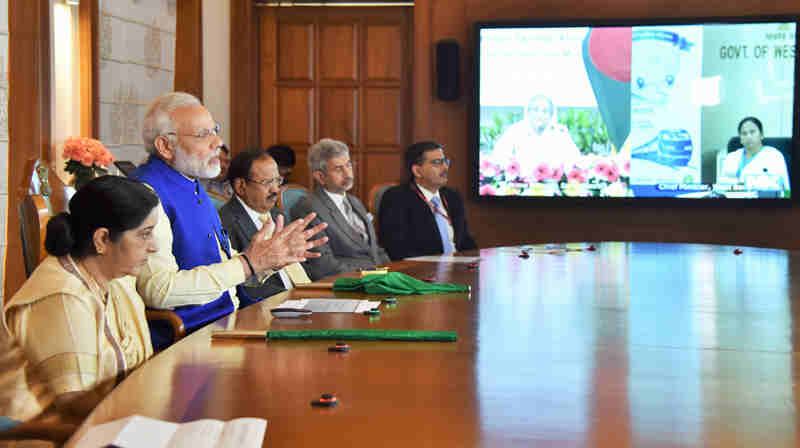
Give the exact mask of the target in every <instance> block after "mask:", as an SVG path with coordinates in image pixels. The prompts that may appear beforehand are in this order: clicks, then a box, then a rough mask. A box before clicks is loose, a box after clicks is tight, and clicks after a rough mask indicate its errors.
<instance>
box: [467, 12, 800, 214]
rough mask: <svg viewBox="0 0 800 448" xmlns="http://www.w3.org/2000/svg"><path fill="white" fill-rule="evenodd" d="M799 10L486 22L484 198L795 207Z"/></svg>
mask: <svg viewBox="0 0 800 448" xmlns="http://www.w3.org/2000/svg"><path fill="white" fill-rule="evenodd" d="M797 23H798V21H797V18H796V17H778V18H775V17H771V18H763V17H761V18H736V19H702V20H694V21H690V20H685V19H681V20H675V19H672V21H671V22H665V21H656V20H654V21H648V22H646V23H645V22H642V21H640V22H637V23H635V24H634V23H623V22H614V23H613V24H600V25H598V24H596V23H595V24H586V25H588V26H581V25H582V24H575V23H569V24H501V23H479V24H476V26H475V33H476V41H475V42H476V46H475V47H476V48H475V51H476V54H475V63H476V75H477V76H476V92H475V107H474V109H475V110H474V113H473V116H474V118H475V120H476V121H475V122H474V127H473V129H474V133H473V136H474V145H475V150H476V154H477V156H476V158H475V159H476V160H475V162H476V163H475V170H474V188H475V191H474V194H475V195H476V196H479V197H488V196H491V197H558V198H595V197H598V198H673V199H699V198H706V199H715V200H717V199H752V200H763V199H766V200H770V201H772V202H788V201H786V200H787V199H789V198H791V191H792V184H793V183H795V182H798V181H800V179H795V178H794V176H793V172H794V167H793V152H794V151H793V150H794V149H796V148H797V146H798V105H797V91H798V89H797V85H796V84H797V80H798V68H797V65H798V64H797V60H796V52H797V42H798V37H797Z"/></svg>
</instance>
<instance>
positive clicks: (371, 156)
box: [360, 149, 408, 204]
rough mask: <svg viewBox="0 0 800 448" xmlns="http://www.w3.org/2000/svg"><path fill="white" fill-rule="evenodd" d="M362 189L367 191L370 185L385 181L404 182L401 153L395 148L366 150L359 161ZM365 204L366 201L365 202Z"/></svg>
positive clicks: (404, 171) (404, 170)
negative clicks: (384, 150) (383, 150)
mask: <svg viewBox="0 0 800 448" xmlns="http://www.w3.org/2000/svg"><path fill="white" fill-rule="evenodd" d="M360 173H361V176H362V177H363V182H362V184H363V188H362V190H363V191H366V192H369V188H371V187H372V185H376V184H382V183H385V182H405V181H406V180H407V179H408V176H407V175H406V169H405V166H404V165H403V153H402V152H400V151H395V150H391V149H389V150H386V152H368V153H365V154H364V160H362V161H361V170H360ZM365 204H366V202H365Z"/></svg>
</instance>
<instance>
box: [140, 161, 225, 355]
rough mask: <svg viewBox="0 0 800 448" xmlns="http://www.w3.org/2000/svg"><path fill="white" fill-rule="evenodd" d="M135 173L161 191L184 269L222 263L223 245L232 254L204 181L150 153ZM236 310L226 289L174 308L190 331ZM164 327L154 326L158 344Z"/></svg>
mask: <svg viewBox="0 0 800 448" xmlns="http://www.w3.org/2000/svg"><path fill="white" fill-rule="evenodd" d="M131 177H133V178H134V179H137V180H139V181H141V182H145V183H146V184H148V185H150V186H151V187H153V189H154V190H155V191H156V193H158V197H159V198H160V199H161V205H162V206H163V207H164V211H165V212H166V214H167V217H169V222H170V224H171V226H172V254H173V255H174V256H175V260H176V261H177V262H178V267H179V268H180V269H181V270H188V269H192V268H194V267H197V266H204V265H209V264H214V263H219V262H220V261H222V260H221V259H220V252H219V245H221V246H222V248H223V250H224V251H225V253H226V254H227V256H228V258H230V256H231V253H230V244H229V242H228V234H227V232H225V231H224V230H223V228H222V223H221V222H220V219H219V214H217V210H216V208H214V204H213V203H212V202H211V199H210V198H209V197H208V194H206V191H205V189H204V188H203V186H202V185H200V184H199V183H198V182H197V181H191V180H189V179H187V178H186V177H184V176H183V175H181V174H180V173H179V172H177V171H175V170H174V169H173V168H172V167H170V166H169V165H167V164H166V163H164V161H162V160H161V159H159V158H157V157H150V158H149V159H148V160H147V162H145V163H144V164H142V165H141V166H140V167H139V168H137V169H136V170H135V171H134V172H133V173H132V174H131ZM218 240H219V245H218V243H217V241H218ZM233 310H234V306H233V301H232V300H231V298H230V296H229V295H228V292H227V291H225V292H224V293H223V294H222V295H221V296H219V297H218V298H217V299H216V300H214V301H212V302H209V303H207V304H205V305H187V306H181V307H177V308H175V310H174V311H175V312H176V313H177V314H178V315H179V316H180V317H181V319H183V323H184V326H185V327H186V331H187V333H188V332H191V331H192V330H195V329H197V328H200V327H202V326H204V325H206V324H208V323H210V322H213V321H215V320H217V319H219V318H220V317H222V316H224V315H226V314H229V313H231V312H233ZM161 331H162V330H161V329H158V328H156V327H153V326H151V333H152V335H153V339H154V342H153V343H154V345H155V344H156V342H155V341H156V339H159V340H162V339H164V338H165V337H168V335H158V334H156V333H159V332H161Z"/></svg>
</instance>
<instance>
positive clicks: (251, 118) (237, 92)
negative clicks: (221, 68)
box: [225, 0, 261, 154]
mask: <svg viewBox="0 0 800 448" xmlns="http://www.w3.org/2000/svg"><path fill="white" fill-rule="evenodd" d="M229 1H230V11H231V30H236V32H235V33H231V39H230V67H232V69H231V71H230V76H231V86H230V90H231V91H230V97H231V100H232V101H231V102H230V120H229V121H230V122H229V124H228V125H227V127H228V130H227V131H225V133H226V135H225V138H226V140H228V144H229V146H230V148H231V151H232V152H233V153H234V154H236V153H238V152H239V151H241V150H243V149H244V148H250V147H256V146H258V145H259V144H260V143H261V139H260V135H259V134H260V130H261V128H260V110H259V108H260V104H259V101H260V96H259V88H260V83H259V69H258V64H259V62H258V61H259V51H260V48H259V47H260V45H259V42H260V41H259V39H258V38H253V39H239V38H238V36H259V29H258V28H259V18H258V15H257V14H256V11H255V8H253V3H252V1H250V0H229Z"/></svg>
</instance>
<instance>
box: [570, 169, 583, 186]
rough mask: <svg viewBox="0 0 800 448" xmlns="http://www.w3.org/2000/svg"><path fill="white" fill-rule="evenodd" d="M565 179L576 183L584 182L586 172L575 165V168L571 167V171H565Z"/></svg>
mask: <svg viewBox="0 0 800 448" xmlns="http://www.w3.org/2000/svg"><path fill="white" fill-rule="evenodd" d="M567 180H568V181H570V182H578V183H583V182H586V172H584V171H583V170H581V169H580V168H578V167H577V166H576V167H575V168H572V171H570V172H569V173H567Z"/></svg>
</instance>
